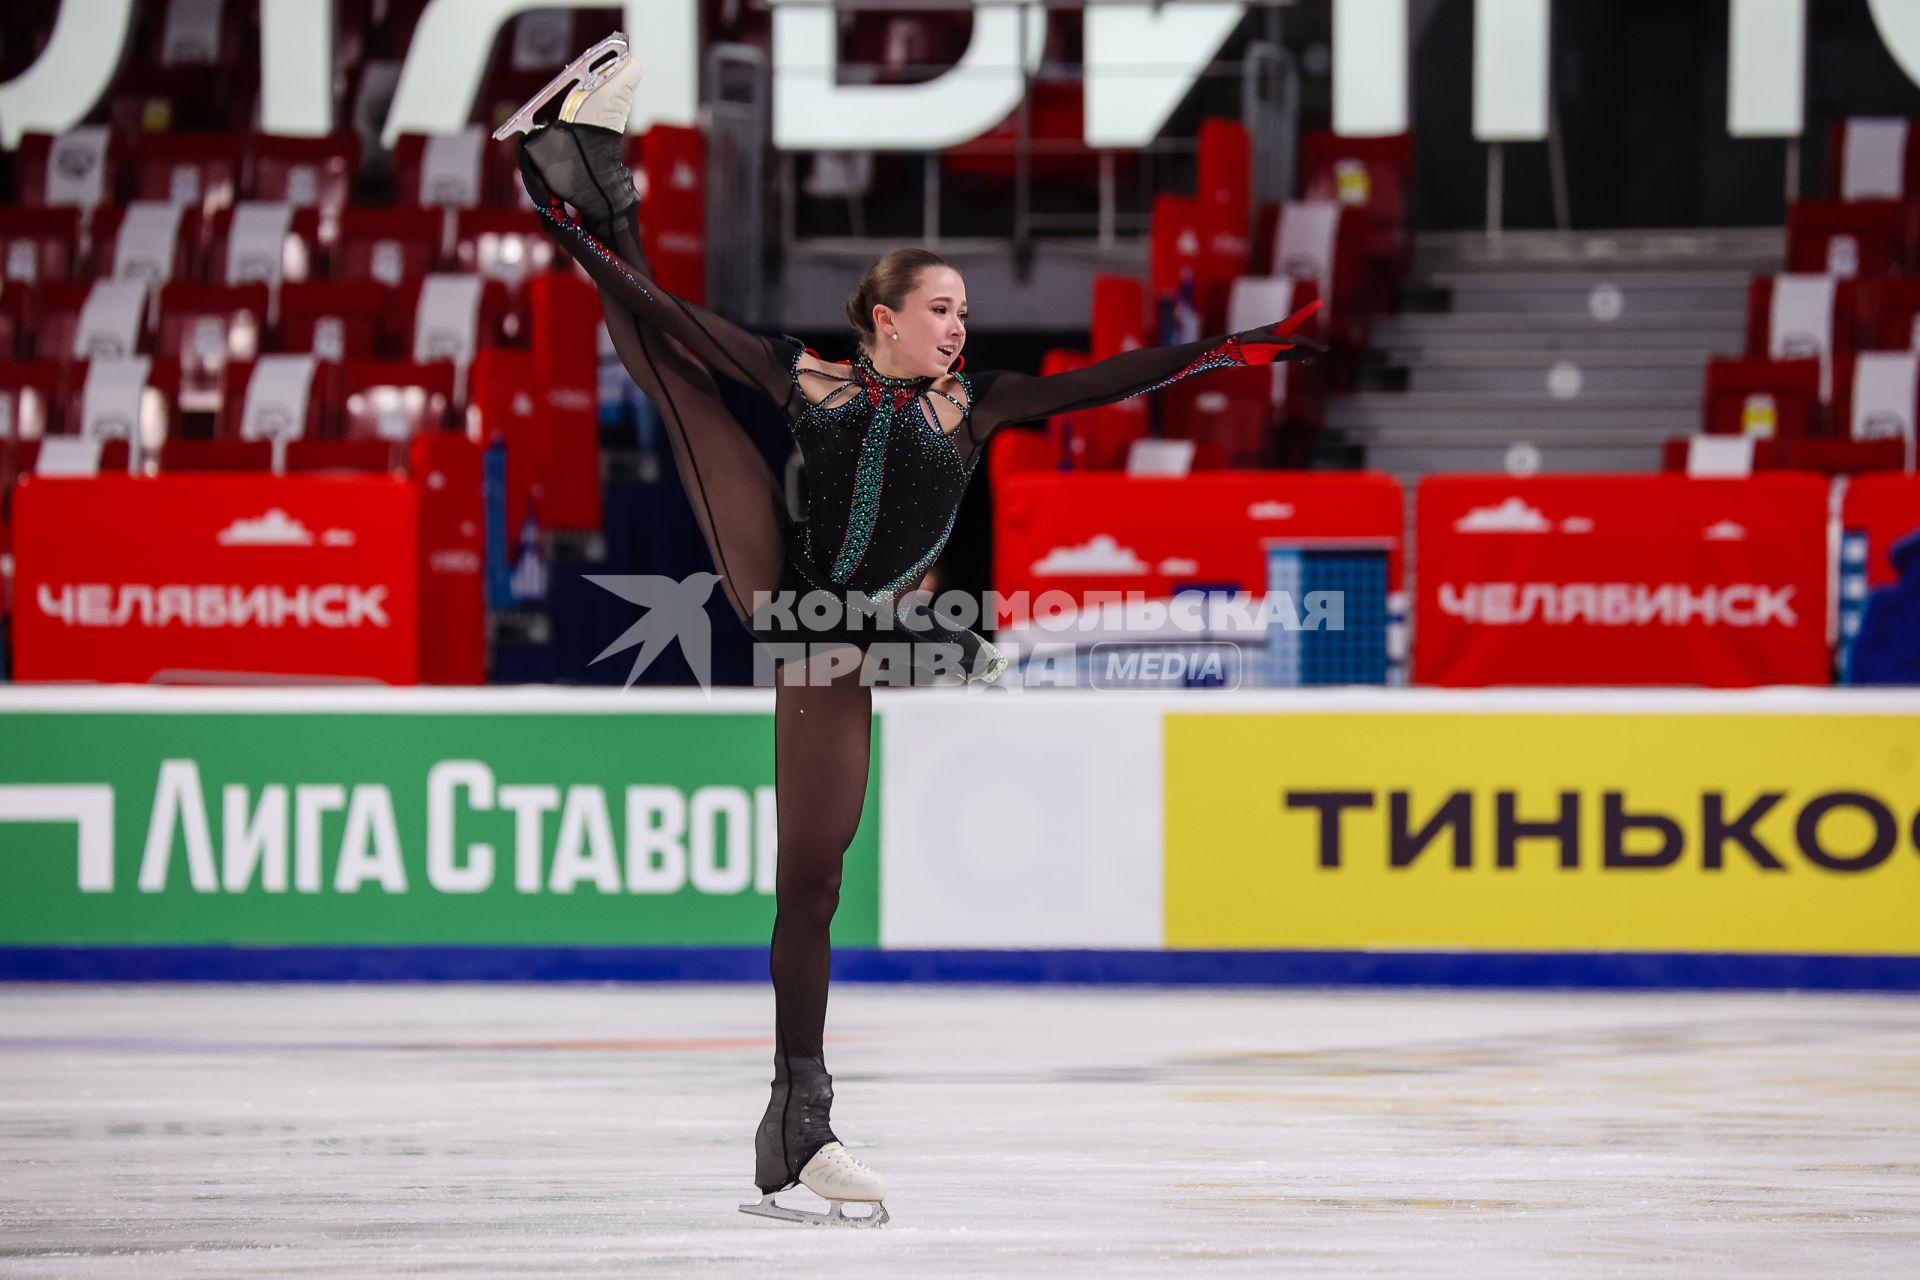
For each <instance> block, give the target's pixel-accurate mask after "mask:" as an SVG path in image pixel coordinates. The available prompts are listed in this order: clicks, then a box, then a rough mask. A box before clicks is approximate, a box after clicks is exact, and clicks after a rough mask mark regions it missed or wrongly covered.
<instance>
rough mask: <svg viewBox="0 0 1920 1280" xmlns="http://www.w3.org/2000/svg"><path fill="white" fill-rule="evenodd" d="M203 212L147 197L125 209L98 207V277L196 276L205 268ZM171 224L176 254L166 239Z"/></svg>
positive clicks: (161, 279) (154, 280) (155, 279)
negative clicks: (201, 213) (201, 236)
mask: <svg viewBox="0 0 1920 1280" xmlns="http://www.w3.org/2000/svg"><path fill="white" fill-rule="evenodd" d="M200 222H201V219H200V211H199V210H198V209H189V208H180V207H179V206H177V205H170V204H168V203H167V202H166V201H164V200H147V201H142V202H140V203H138V204H134V205H129V206H127V207H126V208H124V209H118V208H116V209H97V210H95V211H94V215H93V228H92V231H93V234H92V241H93V253H92V261H91V270H92V275H93V276H94V278H95V279H98V280H111V279H134V280H145V281H148V282H149V283H151V284H165V283H166V282H167V281H169V280H192V279H194V278H196V277H197V275H198V274H199V269H200ZM168 228H171V236H172V254H171V256H168V252H167V249H166V246H165V242H164V240H158V239H155V238H154V237H155V235H156V234H159V235H165V234H166V232H167V229H168Z"/></svg>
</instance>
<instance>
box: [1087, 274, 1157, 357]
mask: <svg viewBox="0 0 1920 1280" xmlns="http://www.w3.org/2000/svg"><path fill="white" fill-rule="evenodd" d="M1149 319H1150V317H1149V314H1148V311H1147V287H1146V284H1145V282H1143V281H1142V280H1141V279H1140V278H1139V277H1138V276H1122V275H1097V276H1095V277H1094V278H1093V317H1092V321H1091V323H1090V325H1089V329H1090V332H1089V335H1088V336H1089V338H1090V339H1091V341H1092V346H1093V352H1092V355H1093V358H1094V359H1095V360H1105V359H1106V358H1107V357H1108V356H1115V355H1119V354H1120V353H1121V352H1122V351H1132V350H1134V349H1135V348H1138V347H1144V346H1148V345H1150V343H1149V341H1148V337H1147V334H1148V329H1147V326H1148V323H1149Z"/></svg>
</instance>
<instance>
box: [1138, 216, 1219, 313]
mask: <svg viewBox="0 0 1920 1280" xmlns="http://www.w3.org/2000/svg"><path fill="white" fill-rule="evenodd" d="M1204 247H1205V245H1204V242H1203V241H1202V240H1201V235H1200V202H1199V201H1197V200H1195V199H1194V198H1193V197H1192V196H1177V195H1161V196H1157V197H1155V199H1154V202H1153V224H1152V235H1151V245H1150V248H1149V259H1148V264H1147V283H1148V286H1149V287H1150V288H1151V289H1152V292H1153V299H1154V301H1156V302H1158V301H1161V300H1164V299H1168V298H1172V297H1175V296H1176V295H1178V294H1179V293H1180V290H1181V288H1182V286H1183V285H1185V286H1187V287H1189V288H1190V289H1191V290H1192V295H1193V300H1194V303H1195V305H1196V306H1198V304H1199V297H1200V284H1201V279H1202V277H1203V275H1204V273H1205V265H1204V263H1203V262H1202V260H1201V258H1202V253H1201V251H1202V249H1203V248H1204ZM1195 323H1196V325H1197V324H1198V320H1197V318H1196V321H1195ZM1160 339H1161V341H1163V342H1166V341H1174V340H1176V336H1175V335H1169V334H1161V335H1160Z"/></svg>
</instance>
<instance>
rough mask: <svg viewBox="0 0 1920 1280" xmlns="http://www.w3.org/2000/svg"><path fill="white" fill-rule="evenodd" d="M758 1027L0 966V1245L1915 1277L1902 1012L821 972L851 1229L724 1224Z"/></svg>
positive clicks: (760, 996)
mask: <svg viewBox="0 0 1920 1280" xmlns="http://www.w3.org/2000/svg"><path fill="white" fill-rule="evenodd" d="M770 1020H771V997H770V995H769V994H768V993H767V992H766V991H765V990H764V989H754V988H739V987H602V986H595V987H555V988H535V987H440V986H407V987H251V988H217V987H154V988H135V987H119V988H84V987H11V988H0V1274H4V1275H7V1276H79V1275H85V1276H109V1277H111V1276H163V1275H164V1276H214V1275H218V1276H328V1277H344V1276H365V1275H382V1274H458V1275H460V1276H462V1277H480V1276H488V1275H547V1276H588V1275H590V1276H600V1275H606V1276H615V1275H617V1276H632V1275H643V1274H654V1275H681V1274H693V1275H734V1274H738V1275H749V1274H751V1275H756V1276H762V1277H765V1276H776V1275H787V1274H798V1275H809V1276H811V1275H819V1276H830V1277H835V1278H836V1280H838V1278H839V1277H867V1276H872V1277H879V1276H887V1277H894V1276H921V1275H968V1276H981V1275H984V1276H1044V1277H1048V1280H1053V1278H1055V1277H1065V1276H1100V1277H1114V1276H1130V1275H1180V1276H1184V1275H1199V1274H1221V1275H1226V1274H1236V1275H1276V1274H1291V1275H1307V1276H1404V1275H1415V1274H1418V1275H1461V1276H1476V1277H1479V1276H1498V1275H1511V1276H1527V1277H1537V1276H1548V1275H1603V1274H1604V1275H1626V1276H1641V1275H1667V1276H1688V1277H1692V1276H1702V1275H1724V1276H1741V1277H1764V1276H1782V1277H1785V1276H1793V1277H1802V1276H1840V1275H1845V1276H1864V1275H1887V1276H1902V1277H1912V1276H1916V1275H1920V1001H1917V1000H1913V999H1902V998H1894V997H1887V998H1878V997H1833V996H1790V995H1738V996H1729V995H1620V994H1570V993H1537V994H1519V995H1514V994H1505V993H1498V994H1456V993H1442V992H1414V993H1406V992H1399V993H1379V992H1368V991H1314V992H1297V991H1294V992H1228V993H1214V992H1208V993H1169V992H1155V991H1147V992H1142V991H1126V990H1106V989H1091V988H1082V989H1063V990H1026V989H1017V990H1008V989H992V988H929V987H917V988H916V987H905V988H891V987H862V986H841V987H838V988H836V990H835V993H834V997H833V1007H832V1010H831V1013H830V1018H829V1031H830V1034H829V1040H828V1046H827V1054H828V1063H829V1065H830V1066H831V1067H832V1068H833V1069H834V1070H835V1072H836V1077H837V1089H838V1097H837V1100H836V1103H835V1123H836V1126H837V1128H838V1129H839V1131H840V1134H841V1136H842V1137H843V1138H845V1139H846V1140H847V1141H848V1144H849V1145H850V1146H851V1147H852V1148H853V1149H854V1150H855V1152H856V1153H857V1154H858V1155H860V1156H861V1157H862V1158H863V1159H865V1160H867V1161H869V1162H870V1163H872V1164H873V1165H874V1166H875V1167H876V1168H877V1169H879V1170H880V1171H881V1172H882V1173H884V1174H885V1175H886V1176H887V1177H888V1178H889V1179H890V1180H891V1182H892V1185H893V1191H892V1194H891V1195H889V1197H888V1201H887V1203H888V1208H889V1209H890V1210H891V1212H892V1214H893V1222H892V1223H891V1224H890V1225H889V1226H887V1227H885V1228H883V1229H881V1230H879V1231H844V1230H842V1231H828V1230H824V1229H819V1228H808V1227H800V1226H790V1225H785V1224H780V1223H773V1222H767V1221H763V1220H760V1219H755V1218H749V1217H747V1216H745V1215H743V1214H740V1213H739V1212H738V1211H737V1209H736V1206H737V1205H739V1204H740V1203H742V1202H744V1201H747V1200H749V1199H752V1198H754V1191H753V1188H752V1186H751V1185H750V1177H749V1175H750V1173H751V1171H752V1168H753V1152H752V1147H751V1141H752V1133H753V1128H754V1125H755V1123H756V1122H757V1121H758V1120H759V1117H760V1111H761V1108H762V1106H763V1105H764V1101H765V1098H766V1088H767V1085H766V1081H767V1079H768V1076H769V1056H770V1052H771V1047H770V1041H769V1039H768V1027H769V1025H770ZM788 1194H789V1195H796V1194H798V1193H788ZM807 1199H809V1198H807V1197H804V1196H802V1197H801V1199H800V1200H799V1201H797V1202H799V1203H804V1202H805V1201H806V1200H807ZM813 1205H814V1207H818V1202H817V1201H816V1202H813Z"/></svg>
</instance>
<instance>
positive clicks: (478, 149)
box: [393, 85, 539, 209]
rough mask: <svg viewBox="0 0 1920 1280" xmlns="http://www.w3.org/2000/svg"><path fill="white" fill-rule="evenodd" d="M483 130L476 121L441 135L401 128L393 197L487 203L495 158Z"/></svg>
mask: <svg viewBox="0 0 1920 1280" xmlns="http://www.w3.org/2000/svg"><path fill="white" fill-rule="evenodd" d="M538 87H539V86H538V85H536V86H535V88H536V89H537V88H538ZM516 105H517V104H516ZM486 134H487V131H486V129H485V128H484V127H483V126H481V125H477V124H475V125H468V126H467V128H466V129H465V130H464V131H463V132H461V133H457V134H447V135H443V136H429V135H427V134H423V133H403V134H401V135H400V137H399V140H398V141H397V142H395V143H394V148H393V179H394V203H396V204H399V205H403V206H407V207H411V208H432V209H468V208H472V207H473V206H475V205H479V204H485V203H487V197H488V193H489V191H490V189H491V187H490V183H491V181H492V174H493V170H494V169H496V168H497V167H498V166H499V163H500V161H499V159H498V158H497V157H498V154H499V152H498V151H497V150H496V149H495V148H494V147H493V146H492V145H491V142H490V140H489V139H488V138H487V136H486Z"/></svg>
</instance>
